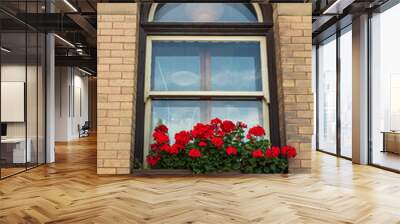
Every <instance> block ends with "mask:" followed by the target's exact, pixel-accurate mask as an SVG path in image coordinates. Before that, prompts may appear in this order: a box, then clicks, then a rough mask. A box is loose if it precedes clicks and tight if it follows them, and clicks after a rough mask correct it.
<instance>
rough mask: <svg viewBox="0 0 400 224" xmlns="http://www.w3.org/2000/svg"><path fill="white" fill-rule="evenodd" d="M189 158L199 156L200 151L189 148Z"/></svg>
mask: <svg viewBox="0 0 400 224" xmlns="http://www.w3.org/2000/svg"><path fill="white" fill-rule="evenodd" d="M188 155H189V156H190V157H191V158H198V157H200V156H201V153H200V151H199V150H198V149H191V150H190V151H189V154H188Z"/></svg>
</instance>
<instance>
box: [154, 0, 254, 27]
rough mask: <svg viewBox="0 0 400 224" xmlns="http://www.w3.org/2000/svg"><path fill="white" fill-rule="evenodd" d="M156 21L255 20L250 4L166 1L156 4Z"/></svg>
mask: <svg viewBox="0 0 400 224" xmlns="http://www.w3.org/2000/svg"><path fill="white" fill-rule="evenodd" d="M154 21H157V22H257V15H256V13H255V11H254V9H253V6H252V5H251V4H242V3H166V4H159V5H158V6H157V9H156V12H155V15H154Z"/></svg>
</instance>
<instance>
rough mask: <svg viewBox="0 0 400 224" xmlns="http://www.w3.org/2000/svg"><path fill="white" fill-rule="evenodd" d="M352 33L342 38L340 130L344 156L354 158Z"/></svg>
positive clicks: (341, 148) (341, 150)
mask: <svg viewBox="0 0 400 224" xmlns="http://www.w3.org/2000/svg"><path fill="white" fill-rule="evenodd" d="M352 74H353V73H352V33H351V30H350V31H348V32H347V33H344V34H343V35H341V36H340V122H341V124H340V130H341V138H340V141H341V147H340V152H341V155H342V156H346V157H349V158H351V157H352Z"/></svg>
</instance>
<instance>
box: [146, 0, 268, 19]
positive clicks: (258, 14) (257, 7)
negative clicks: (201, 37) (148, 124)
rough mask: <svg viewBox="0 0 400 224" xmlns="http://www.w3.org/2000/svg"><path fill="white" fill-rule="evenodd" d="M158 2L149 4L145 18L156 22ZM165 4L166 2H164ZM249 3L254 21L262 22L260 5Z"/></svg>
mask: <svg viewBox="0 0 400 224" xmlns="http://www.w3.org/2000/svg"><path fill="white" fill-rule="evenodd" d="M182 3H185V2H182ZM197 3H200V2H197ZM159 4H160V3H153V4H152V5H151V8H150V12H149V17H148V20H147V21H148V22H158V21H154V16H155V14H156V11H157V7H158V5H159ZM166 4H168V3H166ZM242 4H245V3H242ZM251 5H252V6H253V9H254V12H255V13H256V18H257V22H256V23H262V22H264V20H263V16H262V11H261V7H260V5H258V4H257V3H251ZM161 23H162V22H161ZM180 23H181V22H180ZM182 23H185V22H182ZM190 23H191V22H190ZM209 23H220V22H209ZM246 23H252V22H246Z"/></svg>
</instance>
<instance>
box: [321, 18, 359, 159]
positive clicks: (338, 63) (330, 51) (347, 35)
mask: <svg viewBox="0 0 400 224" xmlns="http://www.w3.org/2000/svg"><path fill="white" fill-rule="evenodd" d="M351 49H352V32H351V25H350V26H347V27H346V28H344V29H342V30H340V31H339V32H337V33H336V34H335V35H333V36H331V37H329V38H327V39H326V40H324V41H322V42H320V43H319V44H318V45H317V50H316V64H317V69H316V72H317V75H316V76H317V78H316V80H317V93H316V96H317V100H316V102H317V111H316V115H317V122H316V128H317V130H316V132H317V138H316V140H317V144H316V148H317V150H319V151H323V152H326V153H329V154H332V155H337V156H340V157H344V158H348V159H350V158H351V157H352V145H351V143H352V137H351V136H352V65H351V64H352V50H351Z"/></svg>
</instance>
